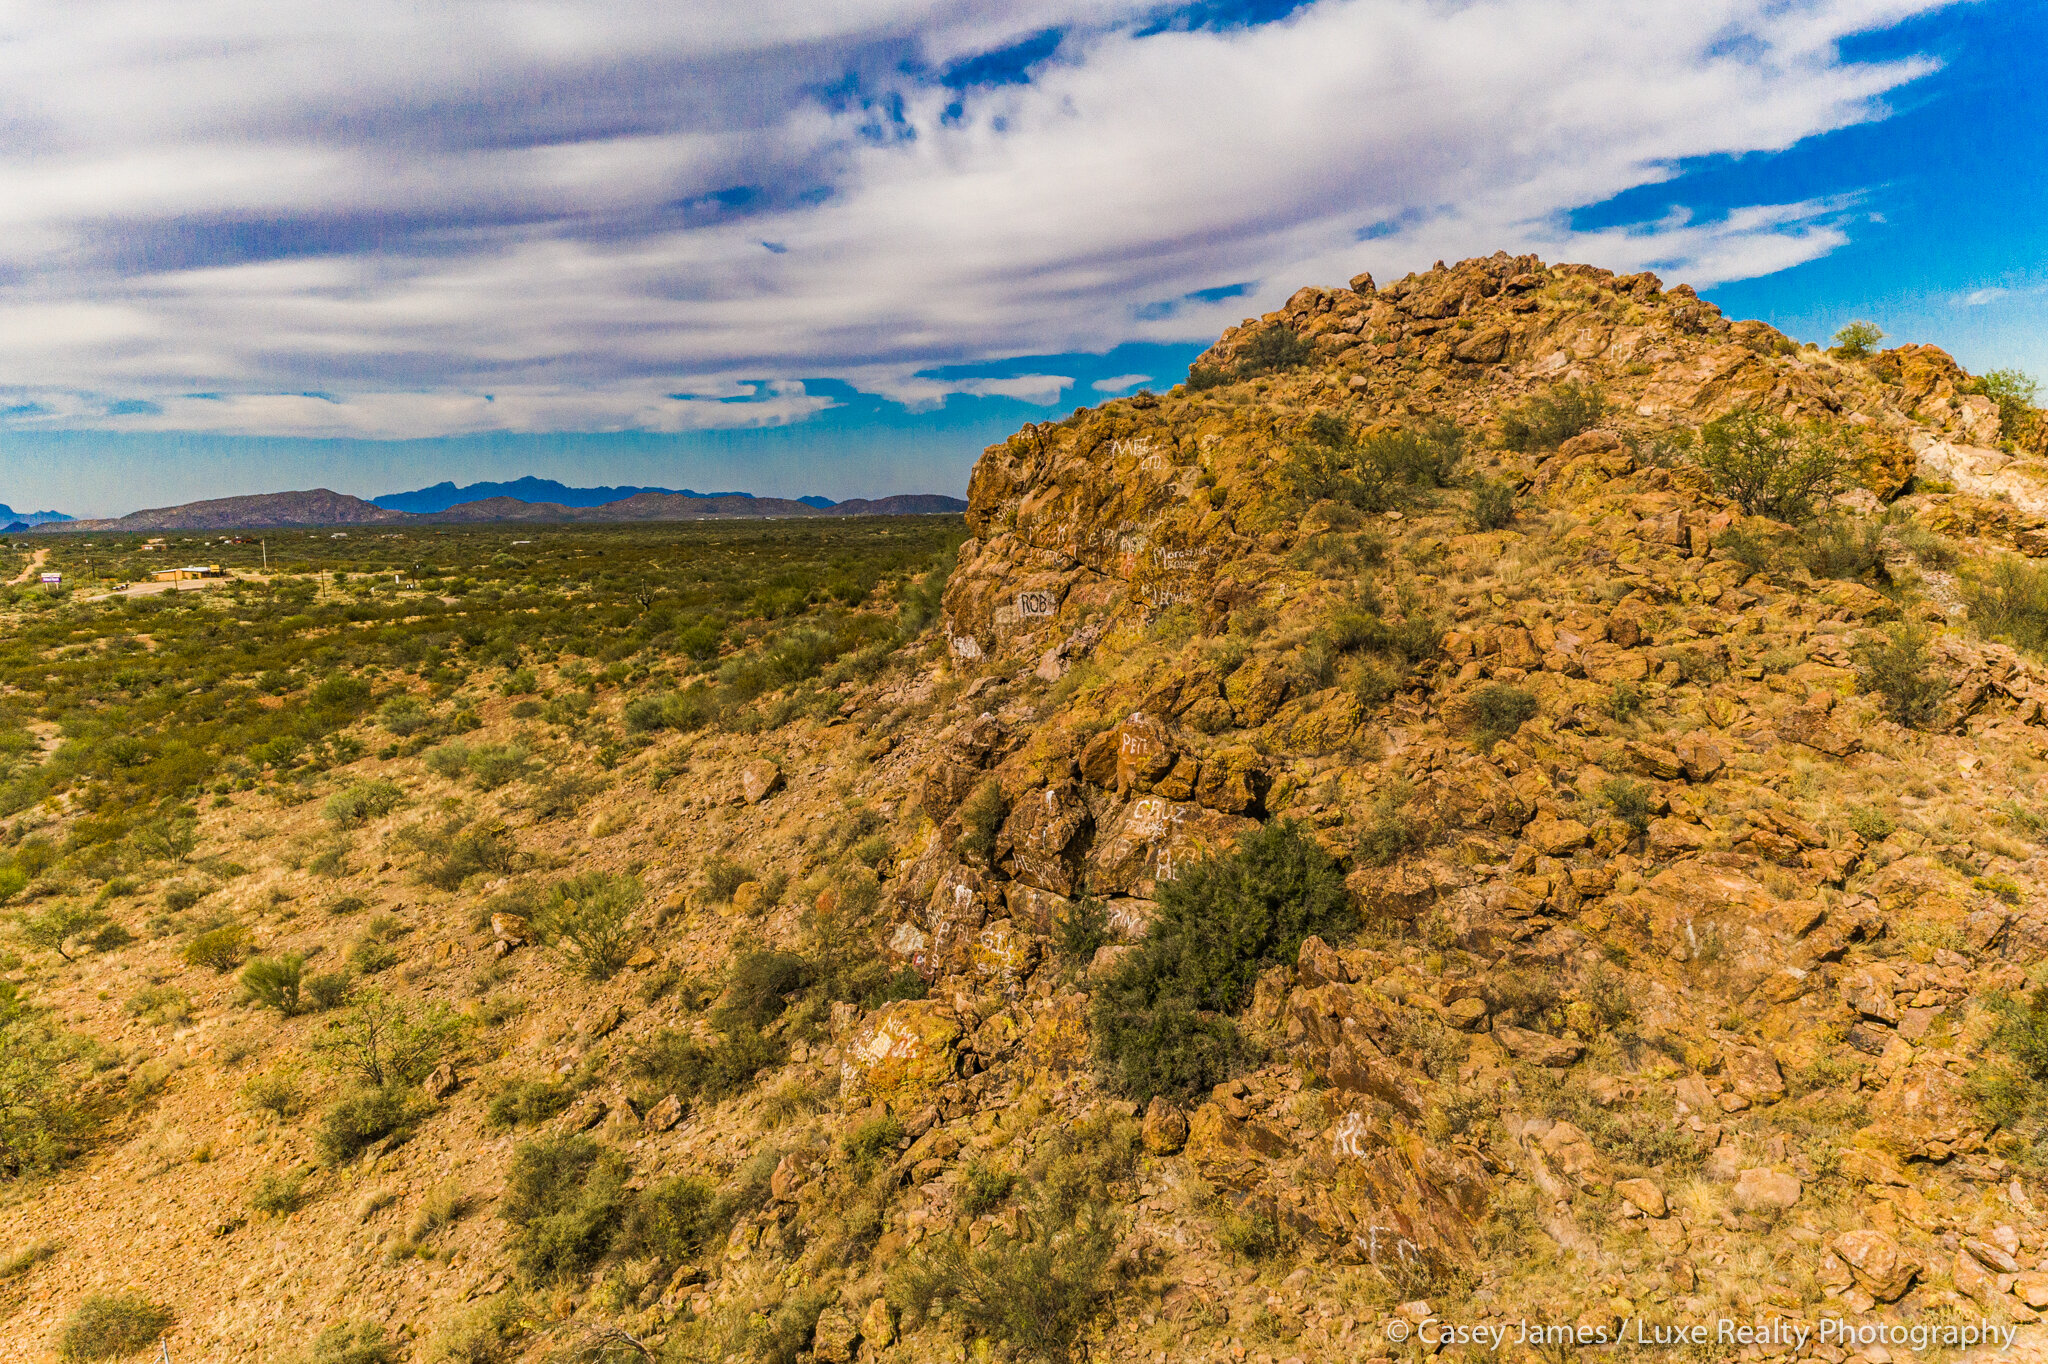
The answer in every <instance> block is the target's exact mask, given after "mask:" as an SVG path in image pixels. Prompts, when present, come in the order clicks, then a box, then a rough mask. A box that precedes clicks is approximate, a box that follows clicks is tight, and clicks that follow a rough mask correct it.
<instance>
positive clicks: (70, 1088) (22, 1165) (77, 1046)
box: [0, 980, 91, 1178]
mask: <svg viewBox="0 0 2048 1364" xmlns="http://www.w3.org/2000/svg"><path fill="white" fill-rule="evenodd" d="M90 1051H91V1048H90V1046H89V1044H88V1043H86V1042H85V1041H84V1040H83V1039H82V1038H79V1037H76V1036H74V1035H73V1034H71V1033H68V1032H65V1031H64V1030H63V1029H61V1028H59V1027H57V1026H56V1025H55V1023H54V1022H53V1021H52V1017H51V1015H50V1013H49V1011H48V1010H46V1009H43V1008H41V1007H39V1006H37V1005H33V1004H29V1003H27V1002H26V1001H24V1000H23V999H22V998H21V997H20V992H19V989H18V988H17V987H16V986H15V985H14V984H12V983H11V982H9V981H4V980H0V1177H6V1178H15V1177H18V1176H20V1175H23V1174H27V1173H29V1172H32V1171H37V1170H49V1169H53V1168H55V1167H56V1165H57V1164H58V1162H59V1161H60V1160H61V1159H62V1158H63V1154H64V1147H65V1143H66V1142H67V1141H68V1140H70V1139H71V1138H72V1137H75V1136H77V1135H80V1134H81V1133H83V1132H84V1131H86V1129H87V1127H88V1122H89V1118H88V1114H87V1112H86V1110H85V1109H83V1108H82V1107H80V1106H79V1103H78V1101H77V1098H76V1087H75V1083H74V1080H73V1078H72V1077H70V1076H68V1075H67V1071H68V1070H69V1069H70V1067H71V1065H72V1063H74V1062H77V1061H80V1060H82V1059H84V1058H86V1057H88V1056H89V1054H90Z"/></svg>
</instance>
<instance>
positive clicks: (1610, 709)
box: [1607, 682, 1643, 722]
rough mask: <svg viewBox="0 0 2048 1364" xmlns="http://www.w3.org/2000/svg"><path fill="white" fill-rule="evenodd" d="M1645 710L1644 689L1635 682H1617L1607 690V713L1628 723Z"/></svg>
mask: <svg viewBox="0 0 2048 1364" xmlns="http://www.w3.org/2000/svg"><path fill="white" fill-rule="evenodd" d="M1642 708H1643V692H1642V688H1640V687H1638V686H1636V684H1635V683H1633V682H1616V683H1615V684H1614V685H1613V686H1611V687H1609V688H1608V689H1607V713H1608V715H1610V716H1612V717H1613V718H1614V719H1616V720H1621V721H1624V722H1626V721H1627V720H1628V719H1629V718H1630V717H1631V716H1633V715H1634V714H1635V713H1636V712H1637V711H1639V710H1641V709H1642Z"/></svg>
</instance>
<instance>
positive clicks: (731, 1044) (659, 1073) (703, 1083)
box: [628, 1028, 784, 1103]
mask: <svg viewBox="0 0 2048 1364" xmlns="http://www.w3.org/2000/svg"><path fill="white" fill-rule="evenodd" d="M783 1054H784V1049H783V1047H782V1046H781V1044H779V1043H777V1042H775V1041H773V1040H771V1039H769V1038H766V1037H763V1036H762V1035H761V1034H760V1033H758V1032H756V1031H754V1030H753V1029H751V1028H738V1029H734V1030H733V1031H730V1032H728V1033H726V1034H725V1035H724V1037H723V1038H722V1039H721V1040H720V1041H719V1044H718V1045H717V1046H713V1047H707V1046H703V1045H701V1044H700V1043H698V1042H697V1041H696V1040H695V1039H694V1038H693V1037H691V1036H690V1034H688V1033H686V1032H680V1031H676V1030H674V1029H664V1030H663V1031H661V1032H657V1033H655V1034H654V1035H653V1036H651V1037H649V1038H648V1039H647V1040H646V1041H645V1042H643V1043H641V1044H640V1045H639V1046H638V1047H636V1048H635V1049H634V1050H633V1052H632V1054H631V1055H630V1057H629V1058H628V1064H629V1065H630V1066H631V1068H632V1070H633V1073H634V1074H636V1075H638V1076H639V1077H640V1078H641V1079H642V1080H643V1081H645V1082H646V1084H647V1089H646V1093H647V1095H648V1097H649V1098H650V1099H652V1100H654V1101H657V1102H658V1101H659V1100H660V1099H661V1098H662V1097H663V1096H665V1095H669V1094H673V1095H675V1096H676V1097H677V1098H679V1099H684V1100H689V1099H703V1100H705V1101H707V1102H711V1103H716V1102H718V1101H719V1100H720V1099H725V1098H729V1097H731V1096H732V1095H735V1094H738V1093H741V1092H743V1091H744V1090H746V1089H748V1088H749V1087H751V1086H752V1085H753V1083H754V1077H755V1076H756V1075H757V1074H759V1073H760V1072H761V1071H762V1070H764V1069H766V1068H767V1067H770V1066H774V1065H778V1064H780V1063H781V1061H782V1057H783Z"/></svg>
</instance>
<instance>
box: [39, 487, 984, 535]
mask: <svg viewBox="0 0 2048 1364" xmlns="http://www.w3.org/2000/svg"><path fill="white" fill-rule="evenodd" d="M494 488H518V489H520V490H521V491H523V492H532V491H535V490H541V489H546V490H552V489H561V490H562V492H563V493H566V494H569V495H572V496H574V497H577V498H578V499H582V498H587V497H593V496H597V495H599V494H610V493H624V494H626V495H625V496H623V497H616V498H613V499H611V500H609V501H604V502H596V503H592V502H589V501H583V500H578V501H573V502H562V501H542V502H536V501H531V500H528V499H526V498H520V497H513V496H510V495H508V494H502V493H493V494H492V495H490V496H486V497H482V498H474V499H471V500H468V501H460V502H452V503H451V502H446V501H444V500H443V498H444V494H443V490H444V489H445V490H447V491H448V492H452V493H455V494H458V495H464V496H467V495H468V494H471V493H474V492H477V491H479V490H487V489H494ZM410 499H419V500H420V503H421V504H422V505H424V506H426V507H427V508H428V509H427V510H419V511H415V510H411V509H409V508H398V507H390V506H386V505H383V504H385V503H387V502H392V501H405V500H410ZM435 503H440V505H434V504H435ZM966 510H967V504H966V503H965V502H963V501H961V500H960V499H959V498H957V497H944V496H941V495H939V494H936V493H910V494H905V495H901V496H896V497H880V498H872V499H870V498H858V497H857V498H852V499H850V500H848V501H845V502H833V501H832V500H830V499H829V498H823V497H806V498H781V497H755V496H753V495H752V494H751V493H697V492H689V491H682V492H670V491H667V490H664V489H658V488H653V489H650V488H642V489H628V488H567V487H564V485H562V484H560V483H556V482H554V481H553V480H551V479H539V478H522V479H518V480H516V481H514V482H512V483H477V484H471V485H470V486H469V487H467V488H459V489H458V488H456V487H455V486H454V485H453V484H447V483H444V484H440V485H437V486H436V487H433V488H421V489H419V490H418V491H417V492H412V493H391V494H387V495H386V496H384V497H380V498H375V499H372V500H369V501H365V500H364V499H362V498H360V497H350V496H349V495H348V494H346V493H337V492H334V491H331V490H330V489H327V488H314V489H311V490H308V491H304V492H290V493H256V494H252V495H249V496H245V497H220V498H213V499H211V500H209V501H205V502H187V503H185V504H184V505H182V506H177V507H157V508H153V509H151V510H148V511H138V512H130V513H129V514H128V515H126V516H120V517H113V518H109V519H106V520H99V521H72V520H69V519H68V518H67V519H66V520H65V522H64V524H63V525H62V526H61V529H63V530H67V531H73V530H75V531H116V532H120V531H161V530H273V529H283V528H285V527H288V526H397V525H435V524H442V525H450V524H483V523H489V522H547V521H555V522H560V521H573V522H579V523H581V522H593V523H601V522H620V521H714V520H717V521H729V520H740V519H745V518H750V517H760V518H765V517H811V516H940V515H958V514H959V513H961V512H964V511H966ZM59 528H60V527H58V526H56V525H47V526H41V527H32V528H30V529H41V530H53V529H59Z"/></svg>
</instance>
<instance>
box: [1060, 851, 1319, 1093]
mask: <svg viewBox="0 0 2048 1364" xmlns="http://www.w3.org/2000/svg"><path fill="white" fill-rule="evenodd" d="M1353 923H1355V917H1354V915H1353V911H1352V909H1351V904H1350V899H1349V897H1348V896H1347V895H1346V893H1345V891H1344V882H1343V877H1342V875H1341V874H1340V873H1339V871H1338V870H1337V867H1336V865H1335V864H1334V863H1333V862H1332V861H1331V860H1330V857H1329V855H1328V854H1327V853H1325V852H1324V851H1323V850H1322V848H1321V847H1320V846H1318V845H1317V844H1316V842H1315V840H1314V839H1312V838H1310V837H1309V836H1308V835H1307V834H1305V833H1304V832H1303V831H1302V830H1301V829H1300V827H1299V826H1297V825H1295V824H1294V823H1292V822H1291V821H1287V820H1276V821H1274V822H1273V823H1271V824H1268V825H1266V826H1265V827H1264V828H1261V829H1258V830H1254V831H1252V832H1250V833H1247V834H1245V835H1244V836H1243V837H1241V838H1240V839H1239V840H1238V842H1237V845H1236V846H1235V847H1234V848H1232V849H1231V850H1230V851H1228V852H1226V853H1224V854H1223V855H1221V856H1219V857H1215V858H1211V859H1209V860H1206V861H1202V862H1197V863H1195V864H1194V865H1193V866H1191V867H1189V868H1187V869H1185V870H1184V871H1183V872H1182V873H1181V874H1180V875H1179V876H1178V877H1176V878H1175V879H1174V880H1172V881H1165V882H1162V883H1161V884H1160V887H1159V911H1158V914H1157V916H1156V917H1155V918H1154V919H1153V921H1152V923H1151V925H1150V926H1149V927H1148V928H1147V929H1146V933H1145V938H1144V941H1143V942H1141V943H1140V944H1139V945H1138V948H1137V950H1136V951H1135V952H1133V953H1132V954H1131V955H1130V956H1129V957H1127V958H1126V959H1125V960H1124V962H1123V963H1122V965H1120V966H1119V967H1118V969H1117V972H1116V974H1115V975H1114V976H1113V977H1112V978H1111V979H1110V980H1109V982H1108V983H1107V984H1106V985H1105V986H1104V987H1103V989H1102V990H1101V991H1100V992H1098V994H1097V996H1096V999H1095V1003H1094V1006H1093V1009H1092V1011H1091V1016H1090V1025H1091V1029H1092V1031H1093V1033H1094V1038H1095V1048H1096V1055H1097V1058H1098V1060H1099V1062H1100V1063H1101V1065H1102V1067H1103V1069H1104V1071H1105V1072H1106V1074H1107V1076H1108V1078H1109V1079H1110V1081H1111V1082H1112V1083H1113V1084H1114V1085H1116V1087H1118V1088H1119V1089H1121V1090H1122V1091H1123V1092H1124V1093H1126V1094H1128V1095H1129V1096H1130V1097H1132V1098H1133V1099H1135V1100H1137V1101H1138V1102H1139V1103H1141V1104H1142V1103H1144V1102H1146V1101H1148V1100H1150V1099H1151V1098H1152V1097H1153V1096H1154V1095H1158V1094H1164V1095H1167V1096H1169V1097H1173V1098H1186V1097H1188V1096H1191V1095H1194V1094H1198V1093H1201V1092H1203V1091H1205V1090H1207V1089H1209V1088H1210V1087H1211V1086H1213V1085H1215V1084H1216V1083H1218V1082H1219V1081H1221V1080H1223V1079H1224V1078H1225V1077H1226V1076H1227V1075H1228V1073H1229V1072H1230V1071H1231V1070H1232V1069H1233V1068H1234V1067H1235V1066H1236V1065H1238V1064H1239V1062H1240V1061H1241V1060H1242V1059H1243V1058H1244V1057H1245V1055H1246V1054H1247V1047H1246V1045H1245V1043H1244V1042H1243V1040H1242V1039H1241V1038H1240V1036H1239V1034H1238V1031H1237V1028H1236V1026H1235V1024H1233V1023H1232V1022H1231V1021H1230V1019H1229V1017H1228V1015H1230V1014H1233V1013H1235V1012H1237V1011H1238V1010H1239V1009H1240V1008H1242V1007H1243V1005H1244V1003H1245V1001H1246V1000H1247V999H1248V998H1249V997H1250V995H1251V990H1252V985H1253V982H1254V981H1255V979H1256V978H1257V976H1258V973H1259V972H1260V971H1262V970H1265V969H1266V968H1267V967H1269V966H1273V965H1275V964H1278V963H1280V962H1282V961H1291V960H1293V958H1294V956H1295V954H1296V953H1297V952H1299V951H1300V948H1301V942H1302V939H1303V938H1305V937H1307V936H1308V935H1310V934H1311V933H1320V934H1324V935H1326V936H1330V937H1342V936H1344V935H1345V934H1346V933H1347V932H1348V930H1349V929H1350V927H1351V926H1352V924H1353Z"/></svg>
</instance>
